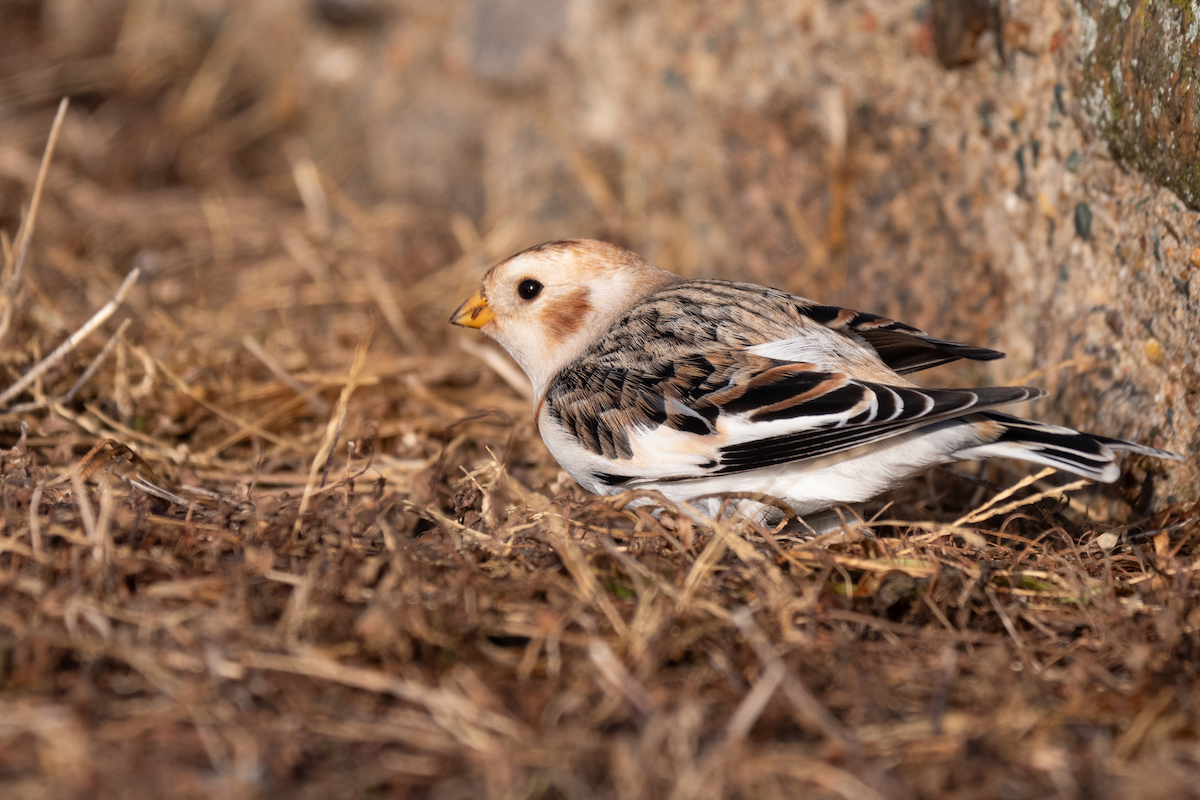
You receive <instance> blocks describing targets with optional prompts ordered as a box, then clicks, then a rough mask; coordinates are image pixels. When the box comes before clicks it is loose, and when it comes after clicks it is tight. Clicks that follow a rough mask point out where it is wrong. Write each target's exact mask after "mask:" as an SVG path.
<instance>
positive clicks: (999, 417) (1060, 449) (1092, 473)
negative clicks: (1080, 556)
mask: <svg viewBox="0 0 1200 800" xmlns="http://www.w3.org/2000/svg"><path fill="white" fill-rule="evenodd" d="M981 416H983V417H986V418H987V419H989V420H992V421H993V422H998V423H1000V425H1001V426H1002V427H1003V429H1004V430H1003V432H1002V433H1001V434H1000V438H998V439H997V440H996V441H995V442H993V443H991V444H989V445H985V446H983V447H979V448H975V449H974V450H973V451H972V450H965V451H963V452H961V453H960V454H959V455H960V456H962V457H963V458H964V459H970V460H973V459H977V458H1016V459H1020V460H1022V461H1030V462H1032V463H1034V464H1042V465H1043V466H1047V467H1054V468H1055V469H1061V470H1064V471H1066V472H1071V473H1073V474H1075V475H1081V476H1083V477H1085V478H1088V479H1090V480H1093V481H1099V482H1100V483H1112V482H1113V481H1115V480H1116V479H1117V478H1118V477H1119V476H1120V474H1121V470H1120V469H1119V468H1118V467H1117V464H1116V457H1117V456H1116V454H1117V452H1127V453H1139V454H1141V455H1144V456H1153V457H1155V458H1167V459H1174V460H1179V459H1181V458H1182V457H1181V456H1179V455H1177V454H1176V453H1172V452H1169V451H1167V450H1159V449H1158V448H1157V447H1150V446H1148V445H1144V444H1135V443H1133V442H1126V441H1124V440H1122V439H1110V438H1109V437H1107V436H1097V435H1096V434H1094V433H1080V432H1079V431H1076V430H1072V429H1071V428H1064V427H1062V426H1059V425H1047V424H1046V423H1044V422H1031V421H1029V420H1026V419H1020V418H1018V417H1014V416H1010V415H1008V414H1001V413H998V412H995V411H985V412H983V413H982V414H981Z"/></svg>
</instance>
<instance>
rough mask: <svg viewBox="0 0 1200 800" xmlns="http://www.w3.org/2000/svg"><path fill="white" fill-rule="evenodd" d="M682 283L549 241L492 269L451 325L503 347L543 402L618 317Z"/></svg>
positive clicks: (594, 247) (613, 252)
mask: <svg viewBox="0 0 1200 800" xmlns="http://www.w3.org/2000/svg"><path fill="white" fill-rule="evenodd" d="M677 280H679V278H678V277H677V276H675V275H673V274H671V273H669V272H666V271H665V270H661V269H659V268H658V267H656V266H654V265H653V264H651V263H649V262H648V261H645V260H644V259H642V258H639V257H638V256H636V255H634V254H633V253H630V252H628V251H626V250H622V249H621V248H619V247H614V246H613V245H609V244H604V243H603V242H593V241H588V240H569V241H564V242H550V243H547V244H544V245H539V246H538V247H534V248H531V249H529V250H526V251H524V252H522V253H519V254H517V255H515V256H513V257H512V258H510V259H508V260H507V261H502V262H501V263H499V264H497V265H496V266H495V267H493V268H492V269H491V271H490V272H488V274H487V275H486V276H484V279H483V285H482V287H481V288H480V293H479V294H478V295H476V296H475V297H474V298H472V299H471V300H468V301H467V302H466V303H464V304H463V306H462V307H460V309H459V311H458V312H456V313H455V317H454V318H452V320H451V321H452V322H455V323H457V324H460V325H466V326H468V327H478V328H480V330H482V331H483V332H484V333H486V334H487V335H488V336H491V337H492V338H493V339H495V340H496V341H497V342H499V343H500V344H501V346H503V347H504V349H505V350H507V351H508V353H509V355H511V356H512V357H513V358H514V359H516V361H517V363H518V364H520V365H521V368H522V369H523V370H525V374H526V375H528V376H529V379H530V381H532V382H533V385H534V389H535V390H536V394H537V396H538V397H540V396H541V394H542V393H543V392H544V391H545V388H546V386H547V385H548V384H549V382H550V379H551V378H553V377H554V375H555V374H556V373H557V372H558V371H559V370H560V369H562V368H563V367H565V366H566V365H567V364H569V363H570V362H571V361H572V360H573V359H575V358H576V357H578V356H579V355H580V354H581V353H582V352H583V351H584V350H585V349H586V348H587V346H588V345H589V344H590V343H591V342H592V341H594V340H595V339H596V338H597V337H598V336H600V334H602V333H603V332H604V331H605V330H607V329H608V327H609V326H610V325H612V323H613V322H615V321H616V319H617V318H618V317H619V316H621V314H623V313H624V312H625V311H627V310H628V309H630V308H631V307H632V306H633V305H635V304H636V303H637V301H638V300H640V299H641V298H643V297H645V296H646V295H648V294H650V293H652V292H654V291H656V290H658V289H659V288H662V287H663V286H665V285H667V284H669V283H673V282H674V281H677ZM480 320H485V321H483V322H482V323H481V322H480Z"/></svg>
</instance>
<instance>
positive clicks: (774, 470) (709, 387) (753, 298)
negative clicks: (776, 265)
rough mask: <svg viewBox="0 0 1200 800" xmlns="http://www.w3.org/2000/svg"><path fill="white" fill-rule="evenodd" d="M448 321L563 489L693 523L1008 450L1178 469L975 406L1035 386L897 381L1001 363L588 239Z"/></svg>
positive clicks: (508, 267) (508, 273)
mask: <svg viewBox="0 0 1200 800" xmlns="http://www.w3.org/2000/svg"><path fill="white" fill-rule="evenodd" d="M450 321H451V322H452V323H454V324H456V325H462V326H465V327H468V328H479V329H480V330H482V331H483V332H484V333H485V334H487V335H488V336H490V337H492V338H493V339H495V340H496V341H497V342H499V343H500V344H501V345H502V346H503V347H504V349H505V350H507V351H508V352H509V354H510V355H512V357H513V358H514V359H516V361H517V363H518V364H519V365H520V366H521V368H522V369H523V370H524V371H525V374H526V375H528V376H529V379H530V380H531V381H532V383H533V386H534V397H535V398H536V399H535V411H534V413H535V416H536V418H537V424H538V429H539V431H540V433H541V435H542V439H543V440H544V441H545V442H546V446H547V447H549V449H550V452H551V453H553V454H554V457H555V458H556V459H558V463H559V464H561V465H562V467H563V469H565V470H566V471H567V472H568V473H569V474H570V475H571V476H572V477H573V478H575V480H576V481H578V482H579V483H580V484H581V485H583V486H584V487H585V488H587V489H588V490H590V491H592V492H594V493H596V494H600V495H612V494H618V493H620V492H622V491H625V490H627V489H634V488H653V489H657V490H659V491H661V492H662V493H663V494H664V495H665V496H666V497H667V498H669V499H671V500H674V501H677V502H678V501H684V502H686V503H688V504H689V505H691V506H692V507H693V508H694V509H696V510H698V511H699V512H700V513H702V514H707V515H708V516H710V517H714V516H716V515H717V514H719V513H720V512H721V508H722V503H723V502H728V498H729V496H730V495H731V494H733V495H737V494H742V495H743V496H744V495H745V494H746V493H753V494H762V495H769V496H771V497H773V498H778V499H780V500H782V501H783V502H784V503H786V504H787V505H788V506H790V507H791V509H793V510H794V511H795V513H796V514H797V515H799V516H801V517H806V516H810V515H813V514H816V513H818V512H821V511H824V510H826V509H829V508H831V507H832V506H834V505H838V504H853V503H859V502H862V501H865V500H869V499H870V498H872V497H874V496H875V495H877V494H879V493H881V492H883V491H886V490H888V489H891V488H893V487H895V486H897V485H899V484H900V483H902V482H903V481H904V480H905V479H907V478H909V477H911V476H912V475H914V474H916V473H918V472H920V471H922V470H924V469H926V468H927V467H931V466H934V465H936V464H946V463H949V462H954V461H967V460H977V459H984V458H993V457H1008V458H1017V459H1023V460H1025V461H1031V462H1034V463H1037V464H1044V465H1048V466H1052V467H1056V468H1058V469H1063V470H1066V471H1068V472H1073V473H1076V474H1079V475H1083V476H1085V477H1088V478H1091V479H1092V480H1096V481H1103V482H1105V483H1111V482H1112V481H1114V480H1116V478H1117V476H1118V474H1119V471H1118V469H1117V466H1116V464H1115V463H1113V462H1114V458H1115V456H1114V453H1113V451H1114V450H1128V451H1132V452H1135V453H1143V454H1145V455H1150V456H1157V457H1159V458H1174V459H1177V458H1179V456H1178V455H1176V454H1174V453H1169V452H1166V451H1164V450H1158V449H1156V448H1153V447H1147V446H1144V445H1140V444H1133V443H1131V442H1125V441H1121V440H1119V439H1109V438H1106V437H1103V436H1093V435H1091V434H1087V433H1079V432H1078V431H1074V430H1071V429H1070V428H1063V427H1058V426H1054V425H1044V424H1041V423H1037V422H1029V421H1027V420H1023V419H1019V418H1017V417H1013V416H1009V415H1007V414H1002V413H999V412H997V411H992V410H990V409H993V408H995V407H997V406H1003V405H1007V404H1008V403H1018V402H1021V401H1024V400H1032V399H1035V398H1038V397H1042V396H1044V395H1045V394H1046V393H1045V392H1044V391H1043V390H1041V389H1033V388H1028V387H1006V386H1001V387H986V388H980V389H922V388H920V387H918V386H916V385H915V384H913V383H912V382H911V381H909V380H907V379H905V378H904V377H903V376H904V375H905V374H907V373H910V372H916V371H917V370H922V369H926V368H929V367H934V366H937V365H939V364H945V363H947V362H950V361H956V360H958V359H962V358H967V359H975V360H990V359H994V358H1001V357H1003V355H1004V354H1003V353H1000V352H997V351H995V350H988V349H986V348H983V347H972V346H970V345H965V344H958V343H956V342H950V341H946V340H943V339H935V338H934V337H932V336H930V335H929V334H927V333H924V332H923V331H920V330H917V329H916V328H913V327H911V326H909V325H905V324H903V323H901V322H896V321H894V320H890V319H886V318H884V317H879V316H875V315H873V314H864V313H861V312H858V311H852V310H850V309H846V308H838V307H836V306H827V305H820V304H818V303H815V302H813V301H812V300H806V299H804V298H802V297H795V296H793V295H790V294H787V293H786V292H782V291H779V290H777V289H771V288H768V287H765V286H758V285H754V284H749V283H735V282H730V281H719V280H684V279H683V278H681V277H679V276H678V275H675V274H673V273H670V272H667V271H666V270H663V269H660V268H659V267H656V266H655V265H653V264H651V263H650V262H648V261H646V260H645V259H643V258H641V257H639V256H637V255H635V254H633V253H630V252H628V251H626V250H622V249H621V248H619V247H615V246H613V245H610V244H605V243H603V242H596V241H589V240H582V239H577V240H569V241H559V242H548V243H546V244H541V245H538V246H536V247H531V248H530V249H528V250H525V251H523V252H521V253H518V254H517V255H515V256H513V257H511V258H509V259H507V260H505V261H502V262H501V263H499V264H497V265H496V266H495V267H493V268H492V269H491V270H490V271H489V272H488V273H487V275H485V276H484V279H483V285H482V286H481V287H480V289H479V291H478V292H476V293H475V295H474V296H473V297H471V298H470V299H469V300H467V301H466V302H465V303H463V304H462V305H461V306H459V308H458V310H456V311H455V312H454V315H453V316H452V317H451V318H450ZM752 509H753V511H752ZM727 510H728V507H727ZM768 511H769V507H768V506H763V505H758V504H751V507H749V508H748V507H745V506H743V508H742V511H741V512H740V513H747V514H748V513H763V514H765V513H766V512H768Z"/></svg>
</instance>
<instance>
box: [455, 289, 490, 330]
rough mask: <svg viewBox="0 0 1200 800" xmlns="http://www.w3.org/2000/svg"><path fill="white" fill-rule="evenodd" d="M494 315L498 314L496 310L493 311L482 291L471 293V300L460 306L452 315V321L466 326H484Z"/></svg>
mask: <svg viewBox="0 0 1200 800" xmlns="http://www.w3.org/2000/svg"><path fill="white" fill-rule="evenodd" d="M494 316H496V312H494V311H492V308H491V306H489V305H488V302H487V299H485V298H484V296H483V292H482V291H480V292H476V293H475V294H473V295H471V299H470V300H468V301H467V302H465V303H463V304H462V305H461V306H459V307H458V310H456V311H455V312H454V313H453V314H451V315H450V321H451V322H452V323H454V324H455V325H462V326H463V327H464V328H482V327H483V326H484V325H486V324H487V323H488V322H489V321H491V319H492V317H494Z"/></svg>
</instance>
